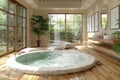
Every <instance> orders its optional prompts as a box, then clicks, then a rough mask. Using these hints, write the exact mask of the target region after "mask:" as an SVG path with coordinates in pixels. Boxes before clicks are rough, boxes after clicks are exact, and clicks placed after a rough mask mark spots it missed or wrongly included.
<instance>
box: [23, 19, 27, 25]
mask: <svg viewBox="0 0 120 80" xmlns="http://www.w3.org/2000/svg"><path fill="white" fill-rule="evenodd" d="M23 27H26V19H25V18H23Z"/></svg>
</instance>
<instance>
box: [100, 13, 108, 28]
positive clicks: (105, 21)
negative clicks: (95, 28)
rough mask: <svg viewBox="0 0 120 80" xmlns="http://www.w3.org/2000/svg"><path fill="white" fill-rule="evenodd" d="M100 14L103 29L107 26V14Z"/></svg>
mask: <svg viewBox="0 0 120 80" xmlns="http://www.w3.org/2000/svg"><path fill="white" fill-rule="evenodd" d="M101 16H102V21H101V22H102V23H101V24H102V29H103V30H105V29H106V27H107V14H101Z"/></svg>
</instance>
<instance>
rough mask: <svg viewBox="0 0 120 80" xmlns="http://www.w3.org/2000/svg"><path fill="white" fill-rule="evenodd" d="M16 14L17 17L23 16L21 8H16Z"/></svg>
mask: <svg viewBox="0 0 120 80" xmlns="http://www.w3.org/2000/svg"><path fill="white" fill-rule="evenodd" d="M17 14H18V15H19V16H22V15H23V14H22V6H20V5H18V6H17Z"/></svg>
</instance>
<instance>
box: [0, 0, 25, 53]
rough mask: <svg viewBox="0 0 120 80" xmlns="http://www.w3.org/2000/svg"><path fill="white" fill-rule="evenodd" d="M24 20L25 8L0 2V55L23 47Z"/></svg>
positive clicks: (2, 0)
mask: <svg viewBox="0 0 120 80" xmlns="http://www.w3.org/2000/svg"><path fill="white" fill-rule="evenodd" d="M26 19H27V18H26V8H25V7H23V6H22V5H21V4H19V3H18V2H15V1H14V0H0V55H2V54H5V53H8V52H11V51H14V50H18V49H21V48H24V47H25V44H26ZM23 44H24V45H23Z"/></svg>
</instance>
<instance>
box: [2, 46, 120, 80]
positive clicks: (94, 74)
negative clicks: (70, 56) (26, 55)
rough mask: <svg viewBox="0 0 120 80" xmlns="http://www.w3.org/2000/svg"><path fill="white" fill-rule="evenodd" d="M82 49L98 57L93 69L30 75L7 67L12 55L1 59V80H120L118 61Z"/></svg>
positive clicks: (87, 49) (88, 49)
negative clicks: (56, 74)
mask: <svg viewBox="0 0 120 80" xmlns="http://www.w3.org/2000/svg"><path fill="white" fill-rule="evenodd" d="M80 49H81V50H82V51H83V52H86V53H88V54H92V55H93V56H95V57H96V59H97V61H98V62H97V63H96V65H95V66H94V67H93V68H91V69H89V70H86V71H83V72H78V73H74V74H66V75H59V76H41V75H29V74H24V73H19V72H15V71H13V70H11V69H9V68H8V67H6V65H5V62H6V60H7V59H8V58H9V57H10V56H12V55H13V54H10V55H7V56H4V57H1V58H0V80H120V65H119V64H116V63H117V61H116V60H114V59H113V58H111V57H109V56H107V55H104V53H101V52H98V51H95V50H93V49H90V48H80ZM99 61H100V62H99ZM13 65H14V64H13Z"/></svg>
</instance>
